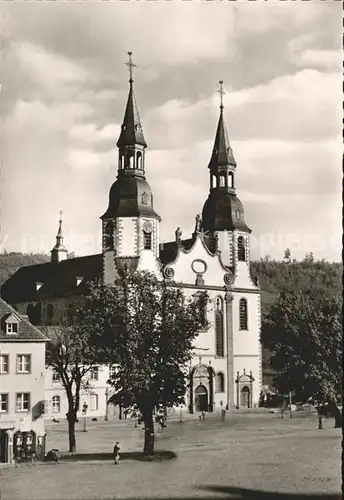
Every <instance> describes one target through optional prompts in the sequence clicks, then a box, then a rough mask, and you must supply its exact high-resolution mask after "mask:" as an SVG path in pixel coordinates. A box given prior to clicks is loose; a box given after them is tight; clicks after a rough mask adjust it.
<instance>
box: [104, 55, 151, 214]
mask: <svg viewBox="0 0 344 500" xmlns="http://www.w3.org/2000/svg"><path fill="white" fill-rule="evenodd" d="M128 55H129V62H128V63H127V65H128V66H129V72H130V78H129V95H128V102H127V106H126V108H125V113H124V119H123V125H122V129H121V134H120V137H119V139H118V141H117V147H118V149H119V153H120V157H121V159H120V164H119V169H118V175H117V180H116V182H114V183H113V185H112V186H111V189H110V195H109V206H108V209H107V211H106V212H105V214H104V215H102V217H101V219H103V220H106V219H113V218H116V217H137V216H140V215H142V216H145V217H153V218H155V219H158V220H159V221H160V217H159V215H158V214H157V213H156V212H155V211H154V208H153V195H152V190H151V188H150V186H149V184H148V182H147V181H146V177H145V151H144V149H143V148H146V147H147V144H146V142H145V139H144V137H143V131H142V127H141V123H140V117H139V113H138V109H137V105H136V101H135V97H134V91H133V75H132V70H133V67H134V66H135V64H133V62H132V60H131V52H128ZM138 156H140V158H141V165H139V164H138V163H136V162H137V157H138ZM130 159H132V160H133V164H131V163H130V161H129V160H130ZM122 161H123V162H122Z"/></svg>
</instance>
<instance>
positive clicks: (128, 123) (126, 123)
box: [117, 81, 147, 149]
mask: <svg viewBox="0 0 344 500" xmlns="http://www.w3.org/2000/svg"><path fill="white" fill-rule="evenodd" d="M136 144H140V145H141V146H144V147H147V144H146V141H145V138H144V137H143V130H142V126H141V122H140V116H139V111H138V108H137V104H136V100H135V96H134V90H133V84H132V81H131V82H130V89H129V95H128V101H127V106H126V108H125V113H124V119H123V124H122V127H121V134H120V136H119V139H118V141H117V147H118V148H120V149H121V148H123V147H124V146H135V145H136Z"/></svg>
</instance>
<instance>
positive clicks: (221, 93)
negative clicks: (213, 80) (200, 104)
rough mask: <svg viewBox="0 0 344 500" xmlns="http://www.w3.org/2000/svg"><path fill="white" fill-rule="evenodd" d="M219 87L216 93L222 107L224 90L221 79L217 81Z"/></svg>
mask: <svg viewBox="0 0 344 500" xmlns="http://www.w3.org/2000/svg"><path fill="white" fill-rule="evenodd" d="M219 85H220V88H219V90H218V93H219V94H220V100H221V105H220V108H221V109H223V96H224V95H225V93H226V92H225V91H224V90H223V80H220V81H219Z"/></svg>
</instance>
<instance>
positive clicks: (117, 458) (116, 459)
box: [113, 441, 120, 465]
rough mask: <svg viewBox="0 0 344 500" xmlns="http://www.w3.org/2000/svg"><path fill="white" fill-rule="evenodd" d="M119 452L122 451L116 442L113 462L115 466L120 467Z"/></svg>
mask: <svg viewBox="0 0 344 500" xmlns="http://www.w3.org/2000/svg"><path fill="white" fill-rule="evenodd" d="M119 450H120V445H119V442H118V441H116V444H115V446H114V447H113V460H114V462H115V465H118V462H119Z"/></svg>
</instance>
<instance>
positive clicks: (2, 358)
mask: <svg viewBox="0 0 344 500" xmlns="http://www.w3.org/2000/svg"><path fill="white" fill-rule="evenodd" d="M0 373H1V374H4V373H8V354H1V355H0Z"/></svg>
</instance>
